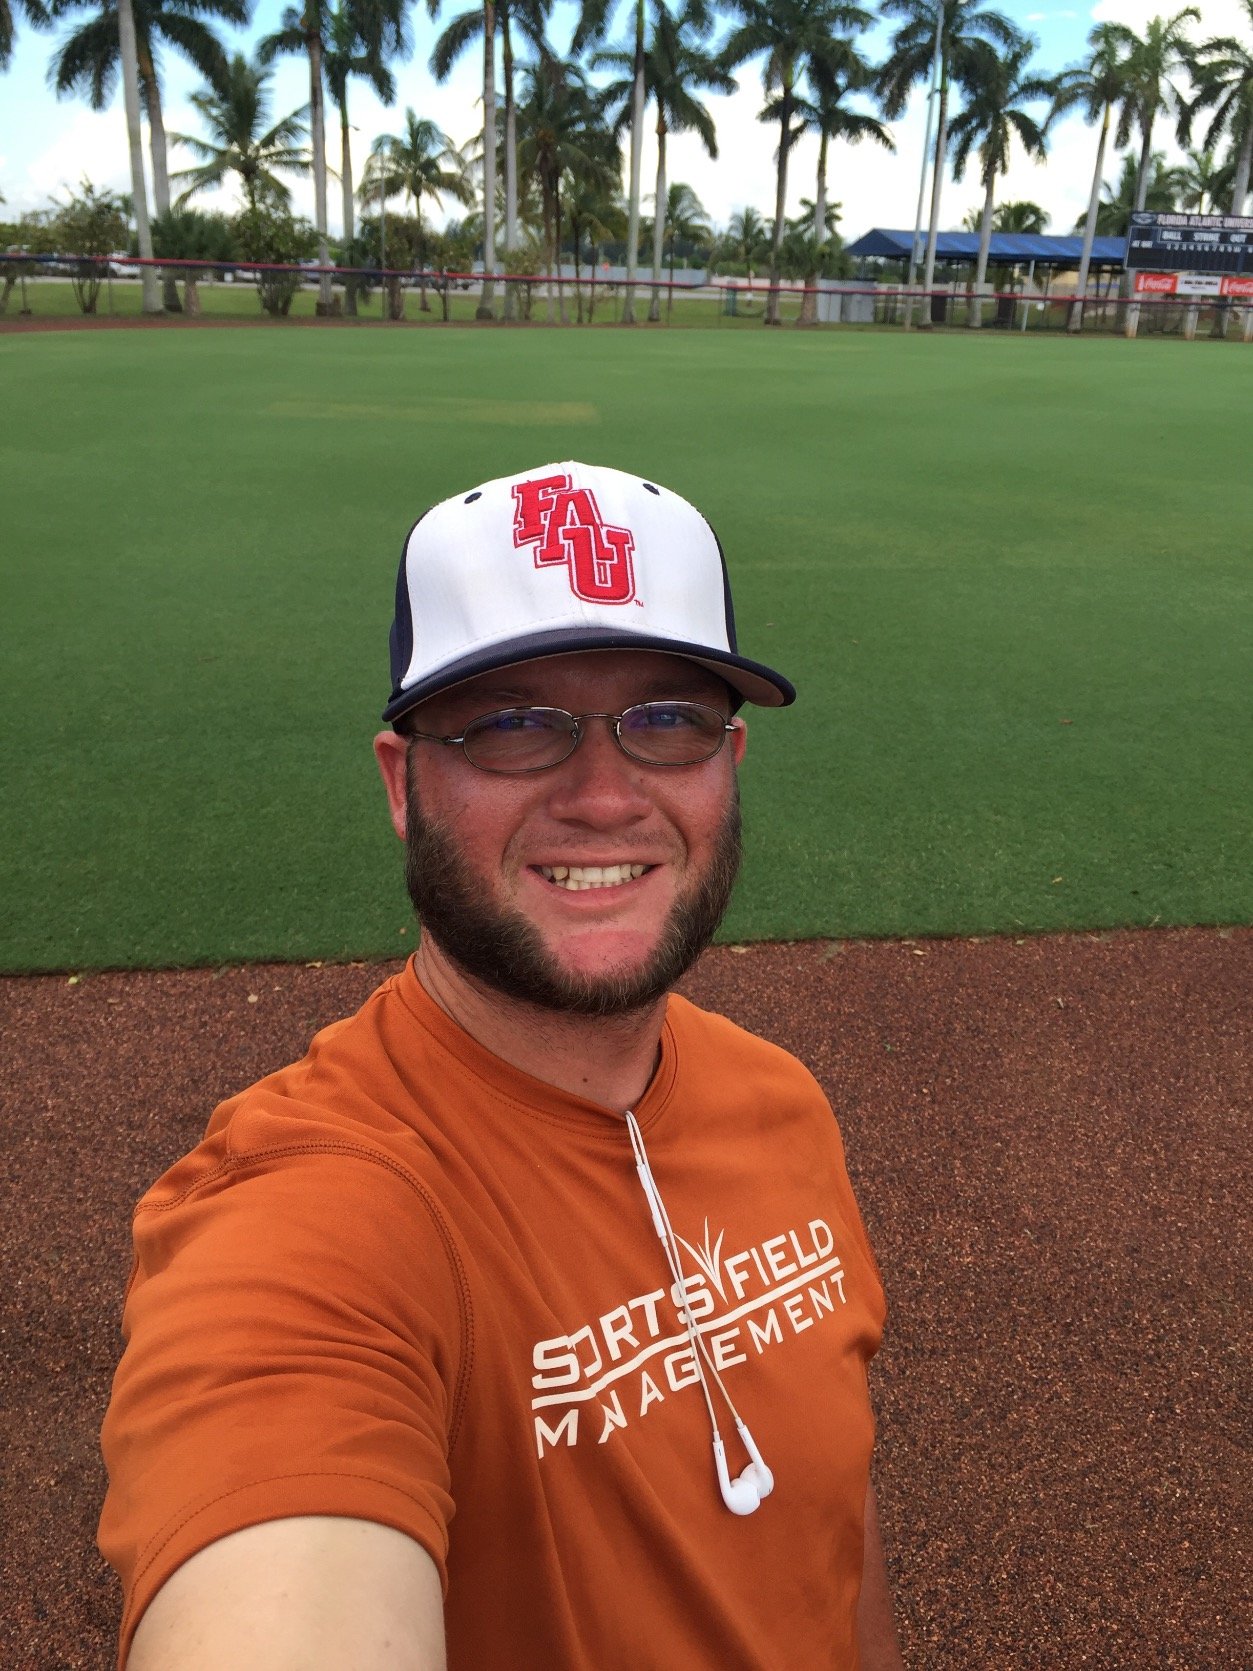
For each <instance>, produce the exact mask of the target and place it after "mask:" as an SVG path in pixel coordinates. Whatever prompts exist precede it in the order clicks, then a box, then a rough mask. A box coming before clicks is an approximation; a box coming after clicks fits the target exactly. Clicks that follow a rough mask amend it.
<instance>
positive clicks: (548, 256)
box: [540, 175, 555, 325]
mask: <svg viewBox="0 0 1253 1671" xmlns="http://www.w3.org/2000/svg"><path fill="white" fill-rule="evenodd" d="M540 192H541V194H542V196H543V199H544V203H543V216H544V269H545V278H544V296H545V305H546V308H547V316H548V323H549V324H550V325H551V324H552V323H553V221H554V219H555V217H554V214H553V193H552V187H551V185H550V184H549V181H548V177H547V175H545V177H544V179H543V180H542V182H541V184H540Z"/></svg>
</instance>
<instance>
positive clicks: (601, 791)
mask: <svg viewBox="0 0 1253 1671" xmlns="http://www.w3.org/2000/svg"><path fill="white" fill-rule="evenodd" d="M579 729H580V732H581V736H580V738H579V745H578V747H577V748H576V749H575V751H574V753H573V754H572V755H570V756H569V758H568V759H566V760H563V761H562V763H561V765H560V766H554V767H553V769H552V771H551V773H550V774H548V775H549V777H550V778H551V781H552V794H551V796H550V799H549V806H550V809H551V811H552V813H553V815H554V817H557V818H564V819H568V820H570V821H573V822H577V823H582V824H591V825H594V826H596V827H597V828H612V827H614V826H615V825H621V824H623V823H631V822H633V821H634V820H636V819H639V818H644V817H647V815H648V813H649V811H650V810H651V808H652V800H651V798H650V796H649V794H648V791H647V787H646V783H645V774H646V773H647V772H648V770H649V768H648V767H647V766H646V765H644V764H643V763H642V762H641V761H638V760H632V759H631V757H630V755H628V754H625V753H624V752H623V750H622V749H621V748H620V747H619V745H618V740H617V737H616V736H615V735H614V727H613V720H612V719H606V718H605V717H604V716H603V715H600V714H597V715H594V716H592V717H591V718H588V719H585V720H582V721H581V722H580V727H579Z"/></svg>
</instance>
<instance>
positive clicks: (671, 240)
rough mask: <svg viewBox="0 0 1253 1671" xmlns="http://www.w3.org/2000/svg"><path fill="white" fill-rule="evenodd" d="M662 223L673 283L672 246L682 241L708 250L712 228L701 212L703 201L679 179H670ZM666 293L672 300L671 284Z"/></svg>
mask: <svg viewBox="0 0 1253 1671" xmlns="http://www.w3.org/2000/svg"><path fill="white" fill-rule="evenodd" d="M664 224H665V239H666V242H667V243H668V244H669V246H670V283H671V286H672V287H673V285H674V252H675V246H676V245H677V244H686V245H687V246H688V248H689V249H692V250H699V249H703V250H705V251H708V249H709V245H710V244H711V242H712V241H713V228H712V227H711V226H710V224H709V216H708V215H707V214H706V213H705V205H704V204H703V203H702V202H701V200H700V198H699V197H697V195H696V193H695V192H694V191H693V190H692V188H691V186H685V185H684V184H683V182H682V181H681V180H674V181H672V182H671V184H670V186H669V187H668V189H667V191H666V215H665V223H664ZM670 295H671V300H673V297H674V290H673V288H672V289H671V292H670Z"/></svg>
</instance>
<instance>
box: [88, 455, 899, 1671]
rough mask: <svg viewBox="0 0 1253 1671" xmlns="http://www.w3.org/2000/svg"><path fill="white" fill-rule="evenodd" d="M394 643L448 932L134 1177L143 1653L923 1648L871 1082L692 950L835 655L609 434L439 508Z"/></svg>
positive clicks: (712, 1654)
mask: <svg viewBox="0 0 1253 1671" xmlns="http://www.w3.org/2000/svg"><path fill="white" fill-rule="evenodd" d="M391 651H392V694H391V699H390V701H389V703H388V704H387V707H386V709H385V712H384V718H385V720H386V721H388V722H389V723H390V726H391V729H389V730H386V731H384V732H383V733H382V734H380V735H379V736H378V737H376V738H375V744H374V746H375V753H376V756H377V759H378V764H379V768H380V771H381V773H382V778H383V782H384V785H385V787H386V790H387V797H388V803H389V807H390V811H391V818H392V823H393V825H394V827H395V829H396V833H397V834H398V835H399V836H400V837H401V839H402V840H403V841H404V843H405V851H406V877H407V880H408V885H409V890H410V893H411V896H412V898H413V902H414V906H415V909H416V911H417V914H418V916H419V918H420V920H421V923H422V938H421V943H420V946H419V949H418V951H417V953H416V954H415V956H414V957H413V959H412V960H411V961H410V963H409V964H408V965H407V966H406V967H405V969H404V970H403V971H402V972H401V973H399V974H397V975H394V976H393V977H392V978H391V979H389V980H387V981H385V982H384V984H383V985H382V986H381V987H380V988H379V989H378V991H377V992H375V993H374V995H373V996H372V997H371V998H370V1000H369V1001H368V1002H367V1003H366V1005H365V1006H364V1008H363V1009H362V1010H361V1011H360V1012H359V1013H358V1014H357V1015H356V1016H354V1017H352V1018H351V1019H349V1020H347V1021H343V1022H340V1023H338V1024H337V1025H335V1026H333V1027H330V1028H328V1029H327V1030H326V1031H324V1032H322V1033H320V1034H319V1035H318V1036H317V1037H316V1038H315V1039H314V1041H313V1043H312V1045H311V1047H310V1050H309V1052H308V1054H307V1056H306V1057H305V1058H304V1059H303V1060H302V1061H301V1062H299V1063H296V1064H295V1065H294V1066H292V1067H289V1068H286V1069H284V1070H282V1071H281V1072H278V1073H275V1074H272V1075H270V1076H269V1077H268V1078H266V1079H263V1080H262V1081H260V1083H259V1084H257V1085H254V1086H252V1087H251V1088H250V1089H248V1090H246V1091H244V1092H242V1093H241V1094H240V1095H238V1096H236V1097H234V1098H232V1099H231V1100H230V1101H229V1102H226V1103H224V1104H223V1105H222V1106H221V1107H220V1108H218V1109H217V1111H216V1112H215V1113H214V1115H213V1117H212V1119H211V1121H210V1123H209V1128H208V1132H207V1135H206V1137H205V1140H204V1142H203V1143H202V1144H201V1145H200V1146H199V1147H198V1148H197V1149H196V1150H195V1151H194V1152H193V1153H192V1154H191V1155H190V1156H188V1157H187V1158H186V1159H185V1160H183V1161H181V1162H180V1163H179V1164H178V1165H176V1166H175V1167H174V1168H173V1169H172V1170H171V1171H170V1172H169V1173H168V1174H167V1175H166V1176H165V1177H164V1178H163V1179H162V1180H161V1181H160V1182H159V1183H158V1184H157V1185H156V1186H155V1187H154V1188H153V1189H152V1190H151V1191H150V1192H149V1193H148V1195H147V1196H146V1197H145V1198H144V1200H143V1201H142V1202H141V1204H140V1206H139V1209H138V1210H137V1213H136V1216H135V1231H134V1234H135V1271H134V1275H133V1277H132V1282H131V1286H130V1289H129V1292H128V1296H127V1303H126V1314H125V1320H124V1328H125V1333H126V1336H127V1346H126V1351H125V1354H124V1356H123V1359H122V1363H121V1366H120V1368H119V1370H118V1374H117V1378H116V1381H115V1385H114V1392H113V1399H112V1403H111V1406H110V1410H109V1413H108V1416H107V1418H106V1422H105V1428H104V1436H103V1442H104V1450H105V1456H106V1460H107V1462H108V1466H109V1472H110V1486H109V1494H108V1498H107V1500H106V1503H105V1508H104V1514H103V1517H102V1522H101V1532H100V1541H101V1548H102V1550H103V1551H104V1553H105V1555H106V1556H107V1558H108V1559H109V1560H110V1561H111V1562H112V1563H113V1565H114V1566H115V1567H116V1568H117V1569H118V1571H119V1573H120V1574H121V1577H122V1580H123V1586H124V1590H125V1615H124V1619H123V1625H122V1633H121V1643H120V1664H121V1665H122V1666H126V1665H128V1664H129V1666H130V1668H131V1671H219V1668H221V1671H225V1668H228V1667H229V1668H230V1671H240V1668H251V1667H255V1668H257V1671H285V1668H289V1667H290V1668H292V1671H295V1668H296V1667H300V1668H301V1671H318V1668H322V1667H326V1668H328V1671H330V1668H335V1671H341V1668H344V1667H354V1668H375V1667H377V1668H379V1671H384V1668H386V1671H391V1668H400V1667H404V1668H414V1671H434V1668H438V1667H441V1666H444V1665H445V1664H447V1665H449V1666H451V1667H453V1668H454V1671H496V1668H500V1671H503V1668H505V1667H509V1668H510V1671H520V1668H522V1671H529V1668H534V1671H616V1668H622V1671H626V1668H631V1671H637V1668H640V1667H656V1668H658V1671H670V1668H674V1671H691V1668H698V1671H704V1668H707V1671H741V1668H742V1671H779V1668H785V1667H795V1668H797V1671H816V1668H818V1667H824V1668H830V1667H839V1668H841V1671H853V1668H856V1667H861V1668H862V1671H892V1668H894V1667H899V1665H900V1663H901V1662H900V1656H899V1652H898V1649H897V1646H896V1636H895V1630H894V1627H893V1623H892V1614H891V1605H890V1601H889V1597H888V1589H887V1583H886V1576H885V1571H884V1564H883V1557H882V1551H881V1545H880V1539H879V1534H878V1527H877V1519H876V1512H875V1502H874V1494H873V1491H872V1489H871V1487H870V1479H869V1466H870V1453H871V1444H872V1435H873V1422H872V1417H871V1412H870V1405H869V1400H868V1396H867V1386H866V1368H867V1365H868V1363H869V1360H870V1358H871V1356H872V1355H873V1353H874V1351H875V1349H876V1347H877V1345H878V1342H879V1339H880V1335H881V1331H882V1324H883V1310H884V1308H883V1295H882V1289H881V1286H880V1282H879V1278H878V1274H877V1272H876V1269H875V1264H874V1260H873V1257H872V1255H871V1252H870V1248H869V1246H868V1244H867V1241H866V1236H865V1232H864V1230H863V1228H862V1223H861V1219H860V1217H859V1215H858V1211H857V1207H856V1205H855V1203H854V1200H853V1195H852V1191H851V1188H850V1186H849V1182H848V1177H847V1174H846V1171H845V1166H844V1157H843V1152H842V1148H841V1143H840V1137H839V1133H838V1130H837V1127H836V1124H835V1120H834V1118H833V1116H832V1114H831V1110H830V1108H829V1106H828V1105H827V1103H826V1101H825V1099H824V1097H823V1095H822V1093H821V1091H820V1090H819V1088H818V1086H817V1085H816V1084H815V1082H814V1081H813V1079H812V1078H811V1077H810V1075H809V1074H808V1073H807V1072H806V1071H805V1069H804V1068H803V1067H802V1066H801V1065H800V1064H799V1063H798V1062H796V1061H795V1060H794V1059H793V1058H791V1057H790V1056H788V1055H786V1054H785V1053H784V1052H783V1051H781V1050H778V1049H776V1048H774V1047H773V1046H771V1045H768V1044H766V1043H764V1042H762V1041H761V1040H758V1039H755V1038H753V1037H752V1036H750V1035H748V1034H746V1033H744V1032H742V1031H741V1030H740V1029H738V1028H736V1027H734V1026H733V1025H732V1024H731V1023H730V1022H729V1021H726V1020H724V1019H723V1018H721V1017H718V1016H714V1015H709V1014H706V1013H704V1012H702V1011H700V1010H698V1009H696V1008H695V1007H694V1006H693V1005H692V1004H690V1003H688V1002H686V1001H685V1000H683V999H682V998H680V997H678V996H676V995H675V994H674V993H673V992H672V990H671V989H672V987H673V985H674V983H675V982H676V981H677V980H678V979H679V977H680V976H681V975H682V974H683V973H684V971H685V970H686V969H688V968H689V967H690V966H691V964H692V963H693V961H694V960H695V959H696V957H697V956H698V955H699V953H700V952H701V950H702V949H703V948H704V947H705V946H706V945H707V944H708V942H709V940H710V938H711V937H712V935H713V933H714V930H715V929H716V927H717V925H718V922H719V920H720V918H721V916H722V913H723V911H724V909H725V907H726V904H727V901H728V898H729V896H730V892H731V888H732V884H733V882H734V878H735V874H736V869H737V866H738V863H739V854H740V823H739V804H738V798H737V792H736V774H737V771H738V769H739V767H740V764H741V762H742V761H743V759H744V751H745V741H746V729H745V724H744V721H743V719H742V717H741V716H740V714H739V712H738V710H739V708H740V706H741V705H742V703H743V702H744V701H746V700H747V701H748V702H752V703H756V704H760V705H769V706H783V705H785V704H787V703H790V702H791V701H792V700H793V696H794V692H793V690H792V687H791V685H790V684H789V683H788V681H787V680H786V679H785V678H784V677H783V676H782V675H781V674H779V673H776V672H774V671H772V670H771V669H770V668H767V667H764V666H762V665H761V664H759V663H757V662H754V661H750V660H749V659H748V658H747V657H745V656H742V655H741V654H740V652H739V650H738V647H737V644H736V638H735V627H734V621H733V617H732V612H731V599H730V591H729V587H728V585H727V581H726V573H725V565H724V563H723V560H722V553H721V548H720V547H719V545H718V542H717V540H716V538H715V536H714V534H713V532H712V530H711V529H710V527H709V525H708V523H707V522H706V521H705V519H704V518H703V517H702V516H701V515H700V513H699V512H697V511H696V510H695V509H694V508H693V507H692V506H691V505H689V504H687V503H686V502H685V501H684V500H682V499H681V498H679V497H678V496H677V495H676V494H674V493H671V492H669V491H667V490H666V489H664V488H661V487H659V486H657V485H656V484H655V483H653V482H648V481H642V480H640V479H639V478H637V477H633V476H630V475H627V474H625V473H622V472H619V471H616V470H610V469H605V468H601V467H592V466H587V465H581V464H573V463H567V464H559V465H550V466H545V467H544V468H542V469H539V470H533V471H529V472H525V473H523V474H521V475H519V476H515V477H510V478H506V479H502V480H498V481H492V482H486V483H484V484H482V485H481V486H480V487H478V488H475V489H474V490H472V491H470V492H467V493H462V494H458V495H456V496H455V497H453V498H451V499H448V500H446V501H445V502H443V503H442V504H439V505H437V506H435V507H434V508H433V509H432V510H430V511H428V512H427V513H426V515H425V516H424V517H422V518H421V519H420V520H419V522H418V523H417V524H415V526H414V528H413V529H412V530H411V532H410V534H409V537H408V538H407V540H406V542H405V547H404V552H403V555H402V559H401V565H400V574H399V579H398V584H397V591H396V618H395V624H394V626H393V629H392V643H391Z"/></svg>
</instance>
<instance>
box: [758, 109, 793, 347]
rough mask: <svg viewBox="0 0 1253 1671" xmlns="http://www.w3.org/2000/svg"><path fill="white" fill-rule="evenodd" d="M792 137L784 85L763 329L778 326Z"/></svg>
mask: <svg viewBox="0 0 1253 1671" xmlns="http://www.w3.org/2000/svg"><path fill="white" fill-rule="evenodd" d="M791 137H792V87H791V83H790V82H785V83H784V87H783V108H782V115H781V116H780V118H779V172H778V177H777V181H776V184H775V191H774V237H773V239H772V240H771V243H770V294H769V295H768V296H767V297H766V312H765V315H764V316H763V319H762V324H763V325H777V324H778V323H779V273H780V267H781V254H780V252H781V251H782V249H783V211H784V208H785V207H786V205H787V154H788V147H789V145H790V142H791Z"/></svg>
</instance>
